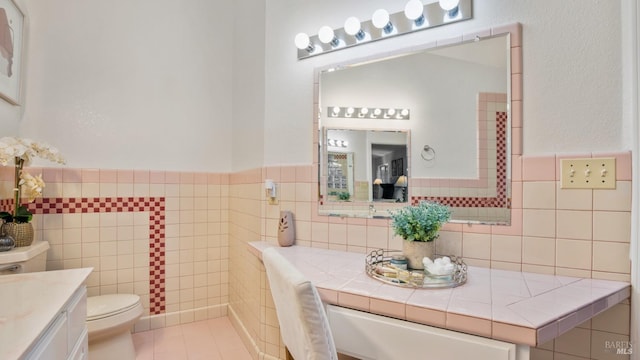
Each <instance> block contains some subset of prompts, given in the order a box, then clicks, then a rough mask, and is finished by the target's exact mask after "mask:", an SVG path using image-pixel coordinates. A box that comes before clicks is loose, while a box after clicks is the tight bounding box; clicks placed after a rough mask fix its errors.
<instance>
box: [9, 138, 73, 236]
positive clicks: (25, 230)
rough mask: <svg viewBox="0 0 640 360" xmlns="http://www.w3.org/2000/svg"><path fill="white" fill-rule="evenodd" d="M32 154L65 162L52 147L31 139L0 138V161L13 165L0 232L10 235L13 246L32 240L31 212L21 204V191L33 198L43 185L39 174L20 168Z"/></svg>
mask: <svg viewBox="0 0 640 360" xmlns="http://www.w3.org/2000/svg"><path fill="white" fill-rule="evenodd" d="M34 157H39V158H43V159H46V160H49V161H53V162H57V163H60V164H64V159H63V158H62V157H61V156H60V154H58V150H57V149H56V148H54V147H51V146H48V145H46V144H41V143H37V142H35V141H32V140H30V139H22V138H14V137H3V138H0V164H2V166H7V165H8V164H10V163H11V162H13V165H14V167H15V170H14V184H13V209H12V211H11V212H7V211H3V212H0V219H1V220H2V221H3V224H2V234H5V235H9V236H11V237H12V238H13V239H14V240H15V245H16V246H29V245H31V243H32V242H33V225H32V224H31V223H30V221H31V219H32V217H33V214H31V212H30V211H29V209H27V207H26V206H25V205H21V204H20V201H21V200H22V197H21V195H22V191H23V189H24V194H25V195H26V197H27V201H28V202H32V201H33V200H35V198H36V197H38V196H40V195H42V189H43V188H44V186H45V184H44V181H43V180H42V174H40V175H37V176H32V175H31V174H29V173H27V172H26V171H24V170H23V168H24V166H25V165H29V163H30V162H31V159H33V158H34Z"/></svg>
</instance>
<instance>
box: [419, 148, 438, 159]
mask: <svg viewBox="0 0 640 360" xmlns="http://www.w3.org/2000/svg"><path fill="white" fill-rule="evenodd" d="M420 156H422V159H424V160H425V161H431V160H433V159H435V158H436V151H435V150H434V149H433V148H432V147H431V146H429V145H425V146H424V148H422V152H421V153H420Z"/></svg>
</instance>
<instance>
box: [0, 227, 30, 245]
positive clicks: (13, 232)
mask: <svg viewBox="0 0 640 360" xmlns="http://www.w3.org/2000/svg"><path fill="white" fill-rule="evenodd" d="M2 232H3V233H4V234H5V235H9V236H11V237H12V238H13V239H14V240H15V241H16V247H21V246H30V245H31V243H32V242H33V225H32V224H31V223H14V222H9V223H4V224H2Z"/></svg>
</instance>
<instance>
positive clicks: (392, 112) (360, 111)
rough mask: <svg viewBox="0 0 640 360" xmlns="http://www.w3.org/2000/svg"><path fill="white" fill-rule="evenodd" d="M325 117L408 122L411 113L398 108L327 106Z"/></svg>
mask: <svg viewBox="0 0 640 360" xmlns="http://www.w3.org/2000/svg"><path fill="white" fill-rule="evenodd" d="M327 116H328V117H330V118H347V119H348V118H354V119H382V120H409V119H410V118H411V111H410V110H409V109H399V108H367V107H340V106H329V107H328V108H327Z"/></svg>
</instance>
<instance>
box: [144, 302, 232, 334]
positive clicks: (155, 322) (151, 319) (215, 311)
mask: <svg viewBox="0 0 640 360" xmlns="http://www.w3.org/2000/svg"><path fill="white" fill-rule="evenodd" d="M228 306H229V304H220V305H210V306H205V307H200V308H196V309H189V310H182V311H174V312H170V313H166V314H157V315H147V316H142V317H141V318H140V319H139V320H138V321H137V322H136V324H135V326H134V328H133V332H134V333H136V332H141V331H148V330H154V329H160V328H164V327H168V326H175V325H180V324H188V323H192V322H194V321H201V320H207V319H216V318H219V317H223V316H227V309H228Z"/></svg>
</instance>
